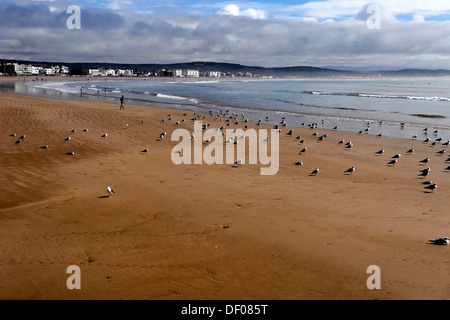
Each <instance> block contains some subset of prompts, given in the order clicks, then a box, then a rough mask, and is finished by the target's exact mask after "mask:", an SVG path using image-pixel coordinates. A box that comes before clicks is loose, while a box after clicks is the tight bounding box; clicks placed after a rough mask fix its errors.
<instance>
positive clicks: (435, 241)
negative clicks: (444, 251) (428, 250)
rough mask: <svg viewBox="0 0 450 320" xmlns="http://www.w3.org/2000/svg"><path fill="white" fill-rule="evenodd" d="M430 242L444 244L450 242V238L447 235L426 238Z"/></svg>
mask: <svg viewBox="0 0 450 320" xmlns="http://www.w3.org/2000/svg"><path fill="white" fill-rule="evenodd" d="M428 241H430V243H432V244H435V245H438V246H446V245H448V244H449V243H450V239H449V238H448V237H444V238H438V239H434V240H428Z"/></svg>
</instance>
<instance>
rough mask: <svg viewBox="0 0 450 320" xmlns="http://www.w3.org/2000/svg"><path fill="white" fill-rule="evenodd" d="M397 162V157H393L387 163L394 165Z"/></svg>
mask: <svg viewBox="0 0 450 320" xmlns="http://www.w3.org/2000/svg"><path fill="white" fill-rule="evenodd" d="M397 162H398V160H397V158H394V159H393V160H391V161H389V162H388V164H391V165H394V164H396V163H397Z"/></svg>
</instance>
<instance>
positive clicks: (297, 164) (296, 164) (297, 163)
mask: <svg viewBox="0 0 450 320" xmlns="http://www.w3.org/2000/svg"><path fill="white" fill-rule="evenodd" d="M293 165H294V166H302V165H303V162H302V161H298V162H294V163H293Z"/></svg>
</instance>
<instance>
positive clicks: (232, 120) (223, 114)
mask: <svg viewBox="0 0 450 320" xmlns="http://www.w3.org/2000/svg"><path fill="white" fill-rule="evenodd" d="M183 116H184V117H186V116H187V113H184V114H183ZM209 116H212V117H214V119H215V120H220V121H225V124H224V125H223V126H221V127H220V128H217V129H216V130H217V131H221V130H223V129H226V128H227V127H231V126H237V125H239V124H243V125H244V126H243V129H247V128H248V122H249V120H248V119H247V118H246V117H245V115H244V113H241V114H237V113H235V112H233V113H231V112H229V111H223V110H220V111H216V112H213V111H209ZM172 119H173V118H172V115H170V114H169V115H167V117H164V118H163V119H162V120H161V123H165V124H168V122H170V121H172ZM205 119H206V116H205V115H203V114H197V113H195V112H194V116H193V118H191V119H190V120H191V121H204V120H205ZM265 121H266V122H268V121H269V117H268V116H267V117H265ZM144 122H145V121H144V120H141V124H144ZM183 122H186V118H183V119H180V120H177V121H174V122H173V124H174V125H176V126H178V125H180V124H182V123H183ZM262 123H263V119H260V120H258V121H257V122H256V125H257V126H260V125H261V124H262ZM321 123H322V125H324V120H323V119H322V122H321ZM380 125H381V122H380ZM210 126H211V124H209V123H206V124H204V125H203V130H206V129H207V128H208V127H210ZM286 126H287V120H286V117H282V118H281V121H280V122H279V123H278V124H276V125H274V127H273V128H274V129H276V130H278V132H279V133H281V132H282V127H286ZM301 126H302V127H305V126H306V127H308V128H309V129H310V130H314V132H313V133H312V134H311V138H314V139H316V141H317V142H318V143H323V141H325V140H326V139H327V138H328V135H327V134H323V135H320V134H319V131H316V130H317V129H318V127H319V125H318V123H310V124H305V123H302V124H301ZM402 126H404V124H402ZM129 127H130V125H129V124H128V123H127V124H125V129H128V128H129ZM332 129H333V130H337V129H338V127H337V126H335V127H333V128H332ZM82 131H83V132H88V131H89V130H88V129H83V130H82ZM76 132H77V130H76V129H73V130H71V131H70V132H69V133H70V134H71V135H73V134H75V133H76ZM234 132H236V130H235V131H234ZM369 132H370V122H367V126H366V128H365V129H363V130H360V131H359V132H358V134H362V133H365V134H368V133H369ZM294 133H295V131H294V129H291V130H289V131H288V132H287V133H286V136H287V137H294V136H295V141H297V142H298V145H299V146H302V148H301V149H300V151H299V152H298V155H305V154H306V153H307V152H308V147H307V146H304V144H305V139H302V135H298V134H297V135H294ZM423 133H424V134H426V135H427V134H428V128H426V129H424V130H423ZM438 133H439V131H438V130H435V131H434V132H433V134H434V135H435V136H437V135H438ZM222 134H223V135H225V132H222ZM71 135H69V136H68V137H67V138H65V139H64V142H65V143H69V142H70V141H72V136H71ZM166 135H167V132H162V133H161V134H159V140H158V141H162V140H164V138H165V136H166ZM377 136H378V137H381V136H382V134H378V135H377ZM10 137H14V138H16V137H17V135H16V134H15V133H13V134H10ZM107 137H108V134H107V133H104V134H102V135H101V136H100V138H102V139H106V138H107ZM418 137H419V136H418V135H417V134H415V135H414V136H413V137H412V139H418ZM191 138H192V139H194V138H195V136H194V134H193V133H192V135H191ZM244 138H245V136H241V137H240V138H239V139H237V137H233V138H230V139H228V140H226V141H225V144H229V143H233V144H238V143H239V140H241V139H244ZM24 140H25V135H22V136H20V137H19V138H17V139H16V140H15V142H14V143H15V144H20V143H22V142H23V141H24ZM263 141H265V142H268V141H269V138H266V139H264V140H263ZM431 141H432V140H431V139H430V138H429V137H428V136H427V137H426V138H425V139H424V140H423V143H424V144H427V143H430V142H431ZM442 141H443V139H442V138H436V139H435V140H434V141H433V142H431V146H432V147H434V146H436V145H439V144H441V145H442V146H448V145H449V144H450V141H447V142H445V143H443V142H442ZM209 142H211V140H206V141H204V143H209ZM338 145H343V146H344V149H345V150H349V149H352V148H353V147H354V145H353V143H352V141H348V142H346V141H345V140H344V139H342V140H340V141H339V142H338ZM48 148H49V146H48V145H44V146H41V149H48ZM140 152H141V153H143V154H147V153H149V149H148V148H145V149H143V150H141V151H140ZM181 152H182V151H181V150H180V151H178V152H176V153H181ZM414 152H415V150H414V148H410V149H409V150H407V151H406V152H405V154H406V155H411V154H413V153H414ZM384 153H385V150H384V149H381V150H378V151H376V152H375V154H376V155H377V156H380V157H381V156H382V155H383V154H384ZM445 153H446V150H445V149H442V150H439V151H436V152H435V154H436V155H437V156H443V155H444V154H445ZM66 155H68V156H73V155H75V151H74V150H72V151H70V152H67V153H66ZM401 158H402V154H400V153H399V154H395V155H393V156H392V157H391V158H390V159H389V160H388V162H387V164H388V165H389V166H395V165H396V164H397V163H398V162H399V161H400V159H401ZM430 161H431V160H430V158H429V157H427V158H425V159H423V160H421V161H419V164H420V165H427V164H428V163H429V162H430ZM445 162H450V157H449V158H448V159H447V160H446V161H445ZM234 164H236V165H240V164H243V161H242V160H237V161H236V162H235V163H234ZM293 165H294V166H303V165H304V163H303V161H296V162H294V163H293ZM355 171H356V168H355V166H351V167H350V168H348V169H346V170H343V174H345V175H352V174H354V173H355ZM445 171H450V166H448V167H447V168H446V169H445ZM319 172H320V169H319V168H318V167H316V168H315V169H314V170H313V171H312V172H311V173H310V176H317V175H319ZM430 173H431V168H429V167H427V168H425V169H423V170H420V171H419V173H418V176H419V177H424V178H425V177H427V176H429V175H430ZM423 184H424V185H425V186H424V189H425V190H429V192H430V193H432V192H434V191H435V190H436V189H437V186H438V185H437V183H436V182H432V181H431V180H428V181H426V182H423ZM106 191H107V193H108V197H111V196H112V195H113V194H115V192H114V190H113V189H112V188H111V186H108V187H107V190H106ZM430 243H434V244H439V245H446V244H449V238H438V239H435V240H430Z"/></svg>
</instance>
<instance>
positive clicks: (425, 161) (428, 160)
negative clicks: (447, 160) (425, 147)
mask: <svg viewBox="0 0 450 320" xmlns="http://www.w3.org/2000/svg"><path fill="white" fill-rule="evenodd" d="M419 162H420V163H428V162H430V158H426V159H423V160H421V161H419Z"/></svg>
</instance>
